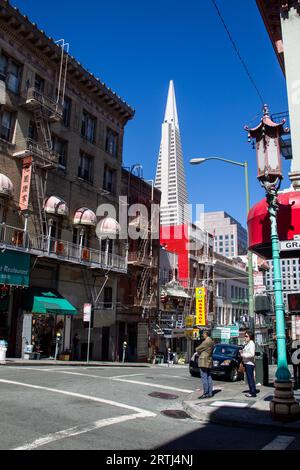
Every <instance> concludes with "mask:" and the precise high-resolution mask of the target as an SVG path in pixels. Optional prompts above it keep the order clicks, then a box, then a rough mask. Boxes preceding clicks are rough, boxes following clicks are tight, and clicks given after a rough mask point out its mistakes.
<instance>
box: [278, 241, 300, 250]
mask: <svg viewBox="0 0 300 470" xmlns="http://www.w3.org/2000/svg"><path fill="white" fill-rule="evenodd" d="M294 250H300V240H286V241H283V242H280V251H294Z"/></svg>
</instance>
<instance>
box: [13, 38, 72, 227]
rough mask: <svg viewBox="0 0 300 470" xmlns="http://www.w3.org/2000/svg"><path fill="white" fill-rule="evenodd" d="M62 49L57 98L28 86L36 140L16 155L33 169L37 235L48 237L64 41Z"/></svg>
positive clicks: (23, 143)
mask: <svg viewBox="0 0 300 470" xmlns="http://www.w3.org/2000/svg"><path fill="white" fill-rule="evenodd" d="M56 44H57V47H59V48H60V56H61V58H60V66H59V70H58V72H57V96H56V98H54V97H52V96H47V95H46V94H45V93H44V91H43V87H42V86H40V87H39V86H35V87H28V88H27V90H26V91H25V93H24V94H23V102H22V105H23V107H24V108H25V109H27V110H28V111H30V112H31V113H32V116H33V122H34V125H35V136H34V137H35V138H32V137H31V136H30V137H27V138H25V139H23V140H22V141H19V142H18V141H17V142H16V148H17V149H16V152H14V154H13V156H14V157H16V158H18V159H20V160H22V165H23V168H24V167H26V166H27V167H31V170H32V177H31V178H30V181H29V182H28V183H29V186H30V193H31V197H30V199H31V202H32V209H33V212H36V213H37V215H38V217H37V220H35V223H36V225H37V226H36V232H37V233H39V234H42V235H44V236H46V235H47V234H48V227H47V218H46V214H45V211H44V200H45V192H46V185H47V174H48V170H51V169H54V168H56V167H57V165H58V159H59V156H58V154H57V153H55V152H54V150H53V143H52V136H51V123H53V122H58V121H60V120H61V119H62V116H63V102H64V95H65V87H66V77H67V67H68V50H69V45H68V44H67V43H65V41H64V40H60V41H58V42H57V43H56Z"/></svg>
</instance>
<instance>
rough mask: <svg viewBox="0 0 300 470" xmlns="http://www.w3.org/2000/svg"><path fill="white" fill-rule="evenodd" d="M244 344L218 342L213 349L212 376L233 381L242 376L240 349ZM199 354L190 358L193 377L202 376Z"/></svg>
mask: <svg viewBox="0 0 300 470" xmlns="http://www.w3.org/2000/svg"><path fill="white" fill-rule="evenodd" d="M241 349H243V348H242V346H237V345H235V344H225V343H224V344H223V343H220V344H216V345H215V347H214V349H213V356H212V359H213V367H212V369H211V374H212V376H219V377H223V378H225V379H226V380H229V381H231V382H236V381H237V380H238V379H239V378H241V374H240V373H239V365H240V363H241V361H242V358H241V355H240V353H239V352H240V350H241ZM198 358H199V354H198V353H196V352H195V353H194V354H193V356H192V358H191V360H190V366H189V369H190V374H191V375H192V376H193V377H200V370H199V367H198Z"/></svg>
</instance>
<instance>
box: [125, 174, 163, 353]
mask: <svg viewBox="0 0 300 470" xmlns="http://www.w3.org/2000/svg"><path fill="white" fill-rule="evenodd" d="M121 193H122V195H126V197H127V201H128V205H129V213H128V227H129V231H128V232H129V237H128V271H127V273H126V274H123V275H122V274H121V275H120V277H119V280H118V302H117V337H118V355H119V359H121V358H122V355H123V344H124V341H125V342H126V343H127V347H126V360H128V361H135V362H146V361H147V360H148V358H149V357H151V350H152V349H153V346H154V344H155V332H154V330H153V327H152V324H153V322H154V321H155V317H156V314H157V311H158V305H159V298H158V294H159V285H158V284H159V282H158V279H159V259H160V257H159V253H160V242H159V211H158V210H156V212H155V211H153V209H152V207H154V206H153V205H155V207H156V209H158V208H159V205H160V191H159V190H158V189H156V188H154V186H153V182H152V184H151V183H150V182H147V181H145V180H144V179H143V178H142V177H141V176H136V175H135V174H134V173H133V168H132V169H129V170H127V169H123V170H122V179H121ZM140 205H141V206H142V207H140Z"/></svg>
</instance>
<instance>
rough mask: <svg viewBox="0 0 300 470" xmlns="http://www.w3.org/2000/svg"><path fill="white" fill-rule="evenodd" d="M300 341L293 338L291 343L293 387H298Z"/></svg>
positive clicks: (299, 376) (299, 382)
mask: <svg viewBox="0 0 300 470" xmlns="http://www.w3.org/2000/svg"><path fill="white" fill-rule="evenodd" d="M299 359H300V341H298V340H294V341H292V344H291V360H292V364H293V375H294V389H298V388H299V387H300V363H299Z"/></svg>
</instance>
